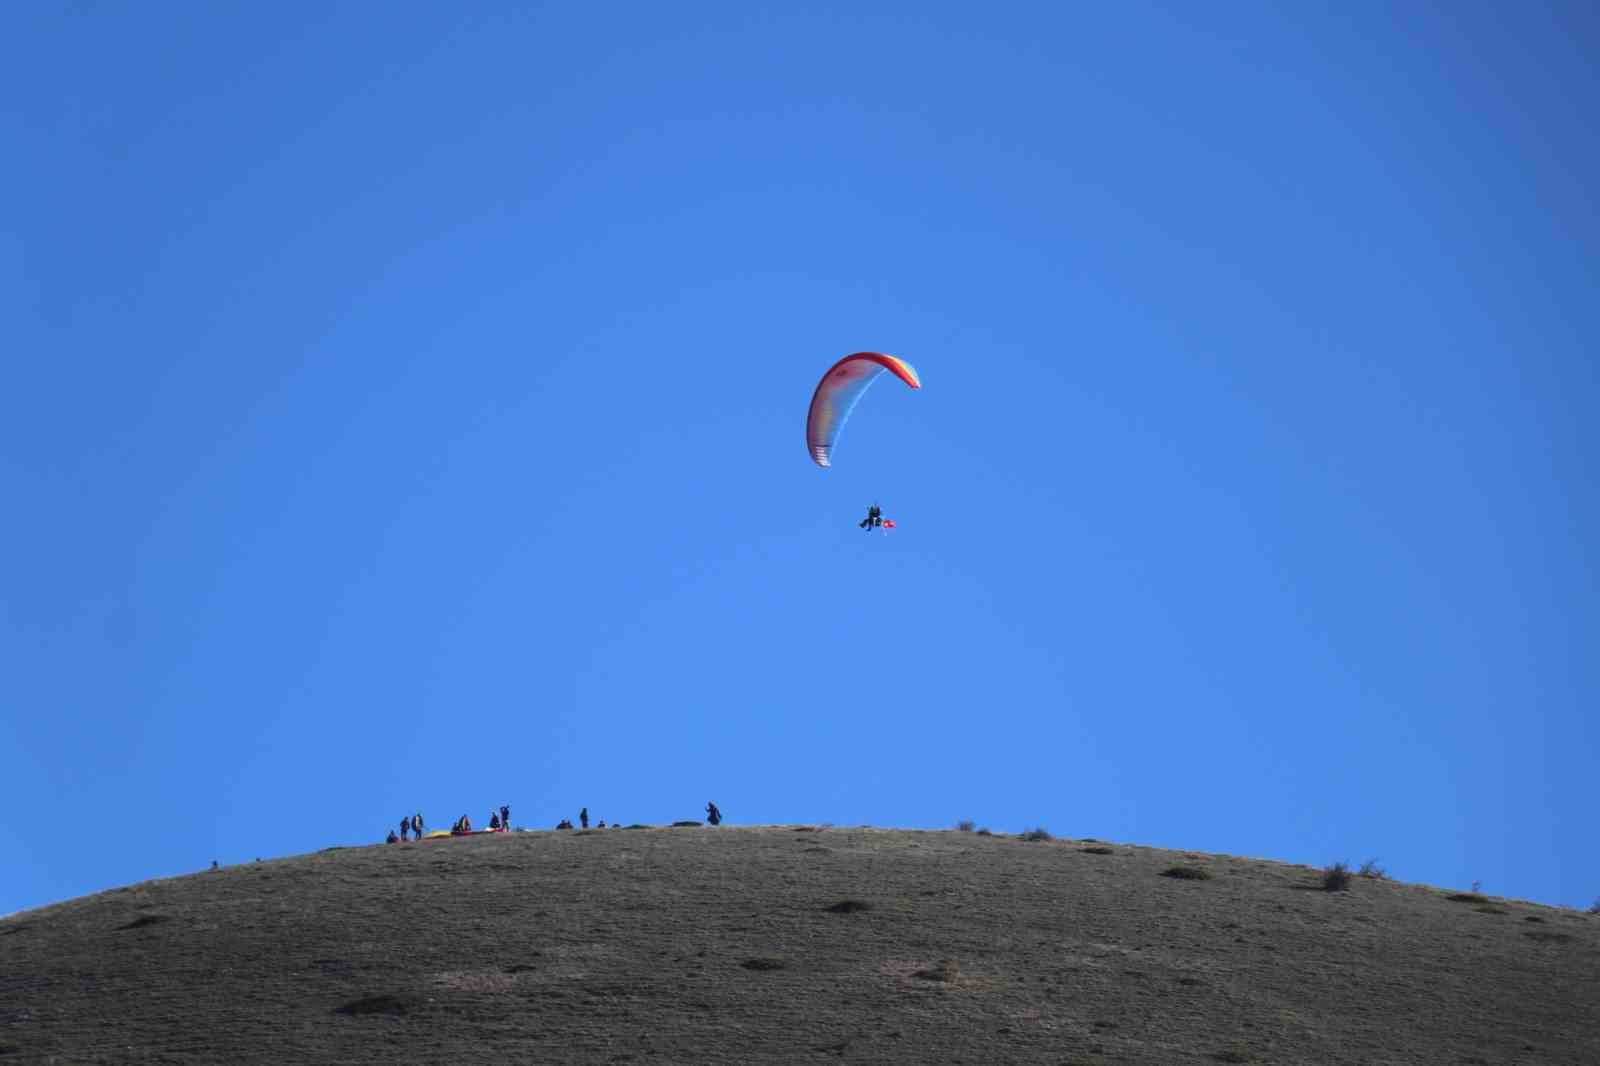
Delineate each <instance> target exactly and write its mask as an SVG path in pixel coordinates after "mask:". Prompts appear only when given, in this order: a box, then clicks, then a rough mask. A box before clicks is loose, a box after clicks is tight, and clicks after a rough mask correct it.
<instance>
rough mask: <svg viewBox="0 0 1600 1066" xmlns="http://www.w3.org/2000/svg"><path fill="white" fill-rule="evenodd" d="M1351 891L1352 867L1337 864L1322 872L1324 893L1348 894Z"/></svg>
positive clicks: (1340, 863)
mask: <svg viewBox="0 0 1600 1066" xmlns="http://www.w3.org/2000/svg"><path fill="white" fill-rule="evenodd" d="M1349 890H1350V867H1349V866H1347V865H1345V864H1344V863H1342V862H1336V863H1334V864H1333V865H1332V866H1329V867H1328V868H1327V869H1325V870H1323V871H1322V891H1324V892H1348V891H1349Z"/></svg>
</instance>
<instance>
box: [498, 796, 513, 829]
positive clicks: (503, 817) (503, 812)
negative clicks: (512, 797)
mask: <svg viewBox="0 0 1600 1066" xmlns="http://www.w3.org/2000/svg"><path fill="white" fill-rule="evenodd" d="M500 828H501V829H504V830H505V831H506V832H508V833H509V832H510V831H511V804H509V803H503V804H501V805H500Z"/></svg>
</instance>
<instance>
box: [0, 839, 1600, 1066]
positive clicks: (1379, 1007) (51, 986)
mask: <svg viewBox="0 0 1600 1066" xmlns="http://www.w3.org/2000/svg"><path fill="white" fill-rule="evenodd" d="M1174 867H1182V868H1185V869H1194V870H1200V871H1204V872H1205V873H1207V874H1209V875H1210V876H1209V878H1208V879H1201V878H1198V877H1195V878H1180V877H1176V876H1163V874H1164V872H1166V871H1170V870H1171V869H1172V868H1174ZM833 1061H844V1062H858V1063H902V1062H903V1063H919V1064H927V1063H973V1064H980V1063H981V1064H989V1063H1050V1064H1061V1063H1102V1062H1104V1063H1113V1062H1115V1063H1162V1064H1173V1063H1214V1062H1258V1063H1319V1064H1332V1063H1352V1064H1353V1063H1362V1064H1370V1063H1428V1064H1441V1063H1496V1064H1498V1063H1522V1064H1531V1063H1564V1064H1579V1063H1589V1064H1592V1063H1596V1062H1600V918H1594V917H1591V916H1589V915H1586V914H1581V913H1579V912H1576V911H1569V910H1561V909H1556V908H1551V907H1545V906H1540V905H1536V904H1530V903H1521V902H1516V901H1512V900H1503V899H1493V898H1485V897H1480V896H1475V895H1472V894H1467V893H1450V892H1446V891H1441V890H1438V889H1434V888H1429V887H1425V886H1419V885H1408V884H1400V883H1396V882H1392V881H1384V880H1374V879H1367V878H1355V879H1354V880H1353V881H1352V883H1351V886H1350V889H1349V890H1348V891H1344V892H1327V891H1323V890H1322V889H1321V879H1320V871H1316V870H1313V869H1310V868H1308V867H1303V866H1292V865H1287V864H1282V863H1275V862H1269V861H1263V860H1257V859H1244V858H1235V857H1230V856H1225V855H1200V854H1193V853H1183V852H1172V851H1163V850H1158V849H1153V848H1144V847H1136V846H1129V845H1123V844H1116V845H1103V844H1098V843H1095V842H1086V841H1066V840H1054V841H1037V842H1030V841H1025V840H1021V839H1018V838H1016V837H1002V836H984V835H979V834H974V833H959V832H918V831H899V830H879V829H870V828H859V829H839V828H816V827H805V826H800V827H780V826H772V827H761V828H727V827H723V828H720V829H708V828H670V829H646V828H638V829H609V830H590V831H586V832H530V833H513V834H506V835H501V836H493V837H471V838H463V839H453V840H439V841H425V842H422V843H413V844H408V845H392V846H385V845H376V846H372V847H361V848H335V849H329V850H327V851H323V852H319V853H316V854H312V855H305V856H299V857H295V858H288V859H281V860H275V861H270V862H259V863H254V864H249V865H244V866H238V867H232V868H225V869H221V870H216V871H207V872H204V873H199V874H194V875H190V876H186V877H178V878H172V879H168V880H162V881H152V882H147V883H144V884H139V885H133V886H130V887H127V888H121V889H116V890H113V891H110V892H104V893H100V894H98V895H94V896H89V897H85V898H83V899H78V900H73V901H70V902H66V903H62V904H58V905H55V906H51V907H45V908H42V909H39V910H35V911H30V912H26V913H23V914H20V915H14V916H12V917H10V918H7V919H5V920H4V921H0V1063H9V1062H30V1063H32V1062H40V1063H48V1062H61V1063H69V1062H70V1063H75V1064H76V1063H144V1062H152V1063H154V1062H161V1063H222V1062H227V1063H282V1062H340V1063H362V1062H383V1063H410V1062H419V1063H420V1062H436V1063H479V1062H482V1063H488V1062H529V1063H532V1062H540V1063H579V1064H589V1063H685V1064H688V1063H752V1062H798V1063H805V1062H817V1063H826V1062H833Z"/></svg>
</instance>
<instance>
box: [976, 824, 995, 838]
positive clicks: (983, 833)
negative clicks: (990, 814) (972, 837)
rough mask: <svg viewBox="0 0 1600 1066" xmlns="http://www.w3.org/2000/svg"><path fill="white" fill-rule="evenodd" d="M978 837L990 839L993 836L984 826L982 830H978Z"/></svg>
mask: <svg viewBox="0 0 1600 1066" xmlns="http://www.w3.org/2000/svg"><path fill="white" fill-rule="evenodd" d="M978 835H979V836H981V837H992V836H994V834H993V833H991V832H989V827H988V826H984V827H983V828H982V829H980V830H978Z"/></svg>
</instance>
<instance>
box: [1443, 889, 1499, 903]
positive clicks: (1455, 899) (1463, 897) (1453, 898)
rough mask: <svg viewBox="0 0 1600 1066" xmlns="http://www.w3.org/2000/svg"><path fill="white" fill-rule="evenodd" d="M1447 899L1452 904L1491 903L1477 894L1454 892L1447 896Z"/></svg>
mask: <svg viewBox="0 0 1600 1066" xmlns="http://www.w3.org/2000/svg"><path fill="white" fill-rule="evenodd" d="M1445 899H1447V900H1449V901H1450V902H1451V903H1488V902H1489V901H1488V900H1487V899H1485V898H1484V897H1482V896H1480V895H1478V894H1477V893H1476V892H1452V893H1450V894H1449V895H1448V896H1446V897H1445Z"/></svg>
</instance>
